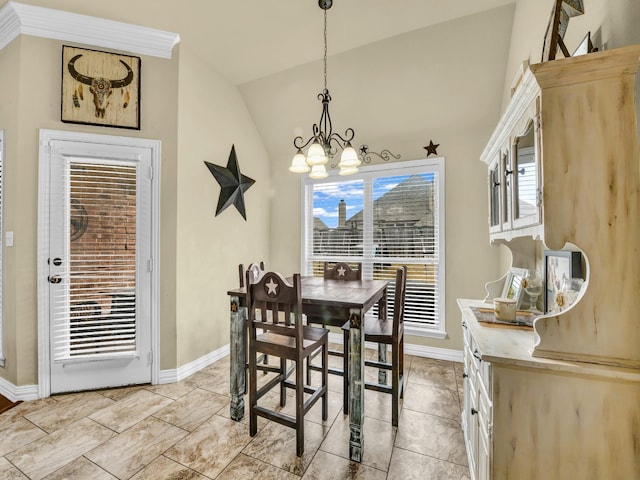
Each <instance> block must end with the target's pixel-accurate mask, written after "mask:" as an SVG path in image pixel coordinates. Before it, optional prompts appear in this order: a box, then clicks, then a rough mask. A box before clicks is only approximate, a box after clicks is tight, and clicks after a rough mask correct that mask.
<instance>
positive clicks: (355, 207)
mask: <svg viewBox="0 0 640 480" xmlns="http://www.w3.org/2000/svg"><path fill="white" fill-rule="evenodd" d="M420 176H421V177H422V178H424V179H425V180H433V174H430V173H428V174H422V175H420ZM407 178H409V175H401V176H392V177H378V178H376V179H374V181H373V201H374V202H375V201H376V200H377V199H378V198H380V197H381V196H383V195H384V194H385V193H387V192H388V191H389V190H391V189H392V188H394V187H395V186H397V185H398V184H400V183H402V182H403V181H405V180H406V179H407ZM363 192H364V181H363V180H351V181H340V182H335V183H320V184H317V185H315V186H314V189H313V216H314V217H316V218H319V219H320V220H322V221H323V222H324V224H325V225H326V226H327V227H329V228H336V227H337V226H338V203H339V202H340V200H344V201H345V203H346V204H347V220H348V219H350V218H351V217H353V216H354V215H355V214H356V213H358V212H360V211H361V210H362V205H363Z"/></svg>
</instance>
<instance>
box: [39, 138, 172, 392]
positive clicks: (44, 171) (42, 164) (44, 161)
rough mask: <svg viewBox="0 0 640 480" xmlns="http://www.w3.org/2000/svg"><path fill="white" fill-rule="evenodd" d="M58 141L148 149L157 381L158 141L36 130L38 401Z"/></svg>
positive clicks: (45, 384)
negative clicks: (53, 146)
mask: <svg viewBox="0 0 640 480" xmlns="http://www.w3.org/2000/svg"><path fill="white" fill-rule="evenodd" d="M53 140H62V141H70V142H84V143H93V144H106V145H119V146H124V147H139V148H149V149H150V150H151V166H152V169H153V176H152V178H151V258H152V265H151V352H152V353H151V355H152V360H151V361H152V363H151V383H152V384H154V385H156V384H157V383H158V381H159V378H160V294H159V292H160V158H161V156H160V149H161V142H160V140H149V139H144V138H134V137H120V136H114V135H99V134H93V133H81V132H68V131H61V130H44V129H41V130H40V147H39V168H38V398H46V397H49V396H50V395H51V377H50V356H51V352H50V349H49V333H50V332H49V283H48V281H47V275H48V271H49V265H47V259H48V258H49V210H48V204H49V195H50V192H49V173H50V165H49V153H50V147H49V145H50V142H51V141H53Z"/></svg>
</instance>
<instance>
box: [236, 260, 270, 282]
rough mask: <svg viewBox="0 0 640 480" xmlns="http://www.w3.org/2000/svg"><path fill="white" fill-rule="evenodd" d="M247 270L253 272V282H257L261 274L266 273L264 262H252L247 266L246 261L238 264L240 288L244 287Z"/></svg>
mask: <svg viewBox="0 0 640 480" xmlns="http://www.w3.org/2000/svg"><path fill="white" fill-rule="evenodd" d="M247 272H251V275H252V281H251V283H255V282H257V281H258V278H260V275H261V274H262V273H264V262H260V263H255V262H254V263H250V264H249V266H245V264H244V263H241V264H240V265H238V273H239V274H240V288H243V287H244V286H245V281H246V277H247Z"/></svg>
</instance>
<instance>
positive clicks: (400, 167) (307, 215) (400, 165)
mask: <svg viewBox="0 0 640 480" xmlns="http://www.w3.org/2000/svg"><path fill="white" fill-rule="evenodd" d="M444 172H445V168H444V157H436V158H432V159H422V160H409V161H404V162H394V163H390V164H382V165H371V166H363V167H360V168H359V172H358V173H356V174H354V175H349V176H346V177H341V176H339V175H338V172H337V171H330V172H329V176H328V177H327V178H324V179H322V180H314V179H312V178H309V177H308V176H306V175H305V176H304V177H302V179H301V189H300V191H301V206H302V208H301V223H300V224H301V228H300V242H301V243H300V245H301V248H300V265H301V269H300V270H301V272H302V274H303V275H311V273H312V272H310V271H308V268H307V265H308V262H307V253H306V248H307V245H310V244H311V242H310V239H309V235H313V211H312V207H313V196H312V192H311V189H308V188H307V187H308V186H310V185H315V184H321V183H334V182H340V181H353V180H361V179H362V180H368V179H373V178H376V177H381V176H385V177H386V176H397V175H398V176H399V175H411V174H423V173H436V178H437V182H438V183H437V187H438V188H437V190H438V191H437V196H438V198H437V202H438V206H439V212H438V213H439V214H438V215H437V218H438V228H437V231H438V238H437V241H438V245H439V248H438V250H439V258H438V269H437V274H438V284H439V295H437V298H436V299H435V305H436V308H437V319H438V325H436V326H433V327H428V326H426V325H423V324H419V323H416V322H410V321H407V320H405V324H404V331H405V333H406V334H408V335H415V336H420V337H430V338H437V339H443V338H445V337H446V336H447V332H446V324H447V322H446V319H445V298H446V295H445V258H446V257H445V176H444ZM365 188H366V187H365ZM365 203H366V202H365ZM363 208H364V207H363ZM363 218H364V221H365V223H366V222H373V216H372V213H371V211H370V210H366V209H365V211H364V212H363ZM332 259H333V258H332ZM335 260H342V259H340V258H337V257H335ZM371 261H373V259H371ZM363 270H364V271H363V273H364V276H365V277H366V276H367V267H365V265H363ZM369 270H370V269H369ZM369 273H370V272H369Z"/></svg>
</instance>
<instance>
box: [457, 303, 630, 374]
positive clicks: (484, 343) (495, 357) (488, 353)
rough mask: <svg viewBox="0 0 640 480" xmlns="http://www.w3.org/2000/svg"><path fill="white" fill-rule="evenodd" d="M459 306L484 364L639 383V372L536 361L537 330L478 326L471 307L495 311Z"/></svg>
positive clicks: (556, 361) (613, 367) (480, 306)
mask: <svg viewBox="0 0 640 480" xmlns="http://www.w3.org/2000/svg"><path fill="white" fill-rule="evenodd" d="M458 306H459V307H460V311H461V312H462V323H463V326H466V328H468V329H469V331H470V332H471V336H472V337H473V340H474V343H475V347H476V348H477V350H478V355H480V358H481V359H482V360H483V361H486V362H490V363H492V364H493V365H495V366H499V365H505V366H512V367H524V368H540V369H544V370H556V371H559V372H560V371H563V372H571V373H578V374H583V375H595V376H602V377H607V378H619V379H625V380H630V381H634V382H640V371H639V370H637V369H633V368H624V367H615V366H609V365H600V364H596V363H586V362H575V361H564V360H556V359H549V358H541V357H534V356H532V355H531V352H532V351H533V347H534V345H535V343H536V342H537V334H536V333H535V329H534V328H529V327H520V326H515V325H503V324H494V323H483V322H479V321H478V320H477V319H476V316H475V314H474V313H473V310H471V307H476V308H493V305H492V304H489V303H485V302H483V301H482V300H471V299H464V298H459V299H458Z"/></svg>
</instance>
